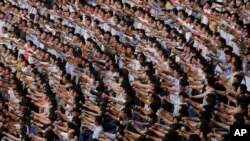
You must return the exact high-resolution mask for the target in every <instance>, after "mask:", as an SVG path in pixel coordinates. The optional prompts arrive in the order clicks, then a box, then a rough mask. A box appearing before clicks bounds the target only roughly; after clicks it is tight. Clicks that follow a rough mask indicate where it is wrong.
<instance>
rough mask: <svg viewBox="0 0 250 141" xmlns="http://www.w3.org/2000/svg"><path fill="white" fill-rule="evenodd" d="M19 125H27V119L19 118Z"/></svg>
mask: <svg viewBox="0 0 250 141" xmlns="http://www.w3.org/2000/svg"><path fill="white" fill-rule="evenodd" d="M19 124H20V125H21V126H25V125H26V124H27V118H26V117H21V118H20V119H19Z"/></svg>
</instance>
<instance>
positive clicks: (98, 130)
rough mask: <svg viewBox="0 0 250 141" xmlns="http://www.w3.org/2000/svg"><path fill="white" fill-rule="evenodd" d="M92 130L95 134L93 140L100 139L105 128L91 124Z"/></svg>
mask: <svg viewBox="0 0 250 141" xmlns="http://www.w3.org/2000/svg"><path fill="white" fill-rule="evenodd" d="M90 129H91V130H92V131H93V132H94V133H93V135H92V139H98V138H99V136H100V135H101V133H102V132H103V127H102V126H100V125H99V126H96V125H95V124H90Z"/></svg>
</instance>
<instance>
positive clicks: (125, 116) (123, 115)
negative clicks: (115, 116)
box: [120, 111, 127, 120]
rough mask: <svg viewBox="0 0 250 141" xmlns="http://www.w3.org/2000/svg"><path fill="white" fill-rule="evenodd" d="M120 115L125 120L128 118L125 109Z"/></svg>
mask: <svg viewBox="0 0 250 141" xmlns="http://www.w3.org/2000/svg"><path fill="white" fill-rule="evenodd" d="M120 117H121V118H122V120H124V119H126V118H127V114H126V113H125V112H124V111H122V112H121V114H120Z"/></svg>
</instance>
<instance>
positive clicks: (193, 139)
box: [188, 134, 201, 141]
mask: <svg viewBox="0 0 250 141" xmlns="http://www.w3.org/2000/svg"><path fill="white" fill-rule="evenodd" d="M188 141H201V138H200V137H199V135H197V134H192V135H190V136H189V140H188Z"/></svg>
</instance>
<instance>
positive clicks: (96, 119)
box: [95, 116, 102, 126]
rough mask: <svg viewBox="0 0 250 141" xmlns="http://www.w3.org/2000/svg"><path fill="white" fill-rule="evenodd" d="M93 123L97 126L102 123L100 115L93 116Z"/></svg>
mask: <svg viewBox="0 0 250 141" xmlns="http://www.w3.org/2000/svg"><path fill="white" fill-rule="evenodd" d="M95 125H97V126H101V125H102V117H101V116H96V117H95Z"/></svg>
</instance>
